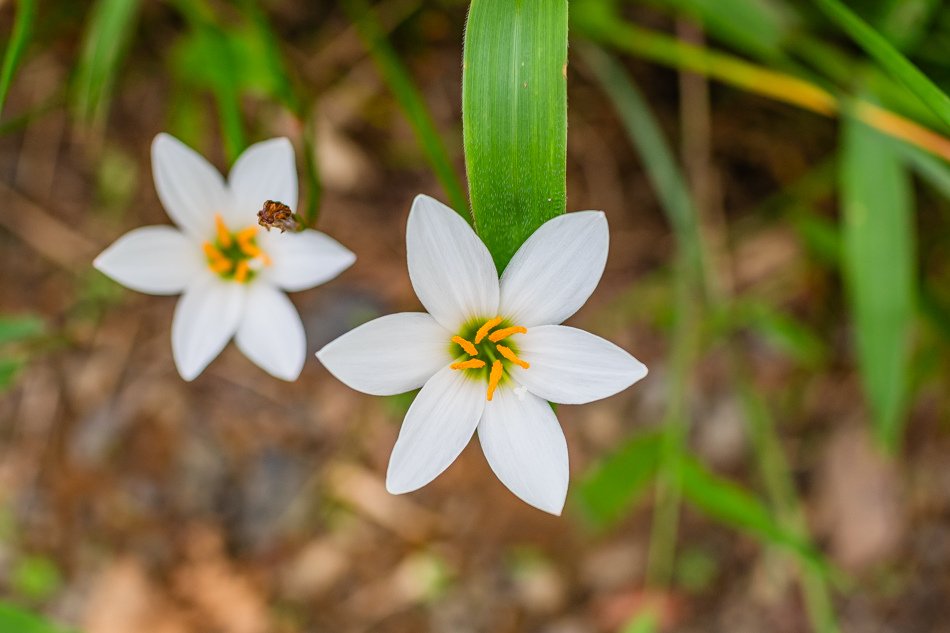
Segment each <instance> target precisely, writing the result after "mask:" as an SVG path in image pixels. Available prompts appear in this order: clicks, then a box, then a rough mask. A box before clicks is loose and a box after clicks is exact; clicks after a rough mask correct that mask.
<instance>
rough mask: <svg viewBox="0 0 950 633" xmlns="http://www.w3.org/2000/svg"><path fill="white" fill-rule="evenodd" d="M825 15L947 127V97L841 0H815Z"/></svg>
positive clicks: (949, 117)
mask: <svg viewBox="0 0 950 633" xmlns="http://www.w3.org/2000/svg"><path fill="white" fill-rule="evenodd" d="M815 4H817V5H818V6H819V7H820V8H821V9H822V11H824V13H825V15H827V16H828V17H829V18H830V19H831V20H832V21H833V22H834V23H835V24H837V25H838V26H839V27H840V28H841V29H842V30H843V31H844V32H845V33H847V34H848V36H850V37H851V39H853V40H854V41H855V42H856V43H857V44H858V45H859V46H861V48H863V49H864V50H865V52H867V54H868V55H870V56H871V57H873V58H874V59H875V60H877V62H878V63H879V64H880V65H881V66H882V67H883V68H884V69H886V70H887V71H888V72H890V73H891V74H892V75H894V76H895V77H896V78H898V79H900V80H901V81H902V82H903V83H904V85H905V86H907V87H908V88H909V89H910V90H911V91H912V92H913V93H914V94H916V95H917V98H919V99H920V100H921V101H923V102H924V103H925V104H927V106H928V107H929V108H930V109H931V110H933V112H934V114H936V115H937V116H939V117H940V119H941V120H942V121H943V122H944V123H945V124H946V125H947V126H948V127H950V97H948V96H947V95H946V94H945V93H944V92H943V91H942V90H941V89H940V88H938V87H937V85H936V84H935V83H934V82H933V81H931V80H930V78H929V77H927V75H925V74H924V73H922V72H921V71H920V69H919V68H917V67H916V66H914V64H913V63H911V61H910V60H908V59H907V58H906V57H904V55H902V54H901V52H900V51H898V50H897V49H896V48H894V46H893V45H892V44H891V43H890V42H888V41H887V38H885V37H884V36H883V35H881V34H880V33H878V32H877V31H875V30H874V29H873V28H872V27H871V26H870V25H868V24H867V22H865V21H864V20H862V19H861V18H860V16H858V15H857V14H856V13H854V12H853V11H852V10H851V9H849V8H848V7H846V6H845V5H844V4H842V3H841V1H840V0H815Z"/></svg>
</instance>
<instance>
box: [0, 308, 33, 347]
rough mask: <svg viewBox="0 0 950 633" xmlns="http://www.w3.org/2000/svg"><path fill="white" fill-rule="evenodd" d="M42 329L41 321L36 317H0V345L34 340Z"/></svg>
mask: <svg viewBox="0 0 950 633" xmlns="http://www.w3.org/2000/svg"><path fill="white" fill-rule="evenodd" d="M43 329H44V326H43V320H42V319H40V318H39V317H37V316H33V315H25V316H0V345H2V344H4V343H13V342H15V341H22V340H25V339H30V338H34V337H36V336H39V335H40V334H42V333H43Z"/></svg>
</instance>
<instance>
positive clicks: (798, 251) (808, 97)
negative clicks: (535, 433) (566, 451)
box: [0, 0, 950, 633]
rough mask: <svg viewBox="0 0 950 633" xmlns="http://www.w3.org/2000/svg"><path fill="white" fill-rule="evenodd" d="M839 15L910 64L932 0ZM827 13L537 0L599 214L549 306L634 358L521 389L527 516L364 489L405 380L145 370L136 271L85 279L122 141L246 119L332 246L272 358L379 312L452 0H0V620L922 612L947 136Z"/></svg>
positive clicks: (949, 65) (426, 161) (454, 104)
mask: <svg viewBox="0 0 950 633" xmlns="http://www.w3.org/2000/svg"><path fill="white" fill-rule="evenodd" d="M848 4H849V6H850V7H851V8H852V9H853V10H854V11H855V13H857V14H859V15H860V16H861V17H862V18H863V19H864V20H865V21H866V22H867V23H868V24H870V25H871V26H872V27H873V29H875V31H876V32H877V33H878V34H880V36H881V37H880V38H879V40H880V41H883V42H884V44H885V46H886V44H887V42H889V43H890V44H891V45H892V46H893V49H896V50H899V51H901V52H902V53H903V54H904V55H906V56H907V57H908V58H909V59H910V60H911V61H913V62H914V63H915V64H916V65H917V66H918V67H920V68H921V69H922V70H923V71H924V72H925V73H926V74H927V75H928V76H929V77H930V78H931V79H933V80H934V81H935V82H937V84H941V83H943V85H950V10H948V9H947V4H946V3H945V2H943V1H942V0H850V2H849V3H848ZM840 7H841V4H840V2H838V1H837V0H820V1H818V2H815V3H811V2H795V1H792V0H643V1H637V2H611V1H610V0H576V1H575V2H572V3H571V6H570V11H571V30H570V47H571V48H570V51H571V52H570V66H569V68H568V71H567V73H568V86H569V87H568V94H569V97H568V103H569V137H568V159H567V160H568V189H567V190H568V205H567V206H568V209H569V210H580V209H605V210H606V212H607V217H608V220H609V222H610V228H611V238H612V239H611V252H610V258H609V260H608V263H607V270H606V272H605V274H604V278H603V281H602V283H601V285H600V287H599V288H598V290H597V291H596V293H595V294H594V296H593V298H592V299H591V301H590V302H589V303H588V304H587V305H586V306H585V307H584V308H583V309H582V310H581V311H580V312H579V313H578V314H577V315H576V316H575V317H573V318H572V320H571V323H573V324H575V325H577V326H579V327H583V328H585V329H588V330H590V331H592V332H594V333H596V334H598V335H601V336H604V337H606V338H609V339H610V340H612V341H614V342H616V343H618V344H619V345H621V346H622V347H624V348H626V349H628V350H630V351H631V352H632V353H633V354H634V355H636V356H637V357H638V358H639V359H640V360H642V361H643V362H645V363H646V364H647V365H648V366H649V367H650V375H649V376H648V377H647V378H646V379H645V380H643V381H642V382H641V383H639V384H637V385H636V386H635V387H633V388H631V389H629V390H627V391H625V392H623V393H621V394H619V395H617V396H615V397H613V398H610V399H608V400H605V401H601V402H597V403H594V404H591V405H586V406H583V407H569V406H565V407H561V408H560V409H559V412H558V415H559V418H560V421H561V423H562V425H563V427H564V431H565V434H566V435H567V438H568V445H569V448H570V458H571V470H572V483H571V493H570V496H569V499H568V505H567V508H566V510H565V513H564V516H563V517H560V518H557V517H551V516H548V515H546V514H544V513H542V512H539V511H536V510H534V509H533V508H531V507H529V506H527V505H525V504H523V503H522V502H520V501H519V500H517V499H516V498H515V497H514V496H513V495H511V494H510V493H509V492H508V491H507V490H506V489H505V488H504V487H503V486H502V484H501V483H499V482H498V481H497V479H496V478H495V477H494V475H493V474H492V473H491V471H490V469H489V468H488V467H487V465H486V463H485V460H484V458H483V456H482V455H481V452H480V450H479V449H478V447H477V446H474V447H473V446H470V447H469V448H468V449H467V450H466V451H465V452H464V453H463V455H462V456H461V458H460V459H459V460H458V462H457V463H456V464H455V465H453V466H452V467H451V468H450V469H449V470H448V471H447V472H446V473H445V474H444V475H442V476H441V477H439V478H438V479H437V480H436V481H435V482H434V483H432V484H430V485H429V486H427V487H426V488H424V489H423V490H421V491H419V492H416V493H413V494H410V495H405V496H399V497H394V496H390V495H388V494H387V493H386V491H385V488H384V474H385V468H386V463H387V460H388V456H389V452H390V450H391V447H392V444H393V442H394V440H395V437H396V434H397V432H398V429H399V424H400V422H401V420H402V416H403V415H404V413H405V411H406V409H407V407H408V404H409V402H411V397H412V394H409V395H407V396H405V397H402V396H401V397H394V398H388V399H382V398H373V397H369V396H364V395H362V394H359V393H356V392H353V391H351V390H349V389H348V388H346V387H345V386H343V385H342V384H341V383H339V382H337V381H336V380H334V379H333V378H332V377H331V376H330V375H329V374H328V373H327V372H326V371H325V370H324V369H323V368H322V367H321V366H320V365H319V363H317V362H316V360H313V359H312V360H310V361H308V363H307V366H306V368H305V370H304V373H303V375H302V376H301V378H300V380H299V381H298V382H296V383H293V384H286V383H282V382H280V381H278V380H276V379H273V378H271V377H269V376H268V375H266V374H265V373H264V372H263V371H262V370H260V369H258V368H257V367H255V366H254V365H252V364H251V363H250V362H249V361H247V360H246V359H245V358H244V357H243V356H242V355H241V354H239V353H238V352H237V351H236V350H235V349H233V347H230V348H228V349H227V350H226V351H225V352H224V353H223V354H222V356H221V357H220V358H219V359H218V360H216V361H214V362H213V363H212V365H211V366H210V367H209V369H208V370H206V371H205V372H204V374H203V375H202V376H200V377H199V378H198V379H197V380H195V381H194V382H193V383H185V382H184V381H182V380H181V379H180V378H179V376H178V375H177V373H176V371H175V368H174V365H173V363H172V359H171V346H170V338H169V337H170V323H171V317H172V310H173V306H174V302H175V299H174V298H159V297H151V296H145V295H141V294H138V293H135V292H132V291H127V290H125V289H123V288H121V287H119V286H118V285H117V284H115V283H113V282H111V281H110V280H108V279H107V278H105V277H104V276H103V275H101V274H99V273H97V272H96V271H94V270H93V269H92V267H91V262H92V259H93V258H94V256H95V255H96V254H97V253H98V252H99V251H100V250H101V249H103V248H104V247H105V246H107V245H108V244H110V243H111V242H112V241H113V240H114V239H115V238H117V237H118V236H119V235H121V234H122V233H124V232H125V231H127V230H129V229H130V228H133V227H136V226H140V225H143V224H163V223H169V220H168V218H167V217H166V215H165V213H164V212H163V210H162V208H161V205H160V204H159V201H158V199H157V196H156V194H155V192H154V188H153V185H152V180H151V172H150V164H149V144H150V142H151V140H152V138H153V137H154V136H155V134H157V133H158V132H161V131H168V132H170V133H172V134H174V135H176V136H178V137H179V138H181V139H182V140H184V141H185V142H187V143H188V144H190V145H192V146H193V147H195V148H196V149H198V150H199V151H200V152H202V153H203V154H204V155H206V156H208V157H209V159H210V160H212V161H213V162H214V163H215V164H216V165H217V166H218V167H219V168H220V169H222V171H226V170H227V168H228V167H229V165H230V162H231V161H233V159H234V157H235V156H236V155H237V154H238V153H239V152H240V151H241V149H243V147H245V146H246V145H247V144H249V143H251V142H255V141H258V140H262V139H265V138H269V137H273V136H278V135H286V136H288V137H290V138H291V139H292V141H293V142H294V145H295V147H296V149H297V158H298V168H299V173H300V179H301V188H302V196H301V207H300V209H299V211H300V212H301V214H303V215H304V217H306V218H307V220H308V221H309V222H310V223H312V224H314V225H315V226H316V227H317V228H319V229H320V230H322V231H325V232H327V233H329V234H330V235H332V236H333V237H335V238H336V239H338V240H339V241H340V242H342V243H343V244H345V245H346V246H347V247H349V248H350V249H351V250H353V251H354V252H356V253H357V255H358V256H359V259H358V260H357V263H356V265H355V266H354V267H353V268H351V269H350V270H348V271H347V272H346V273H344V274H343V275H342V276H341V277H340V278H338V279H336V280H334V281H332V282H330V283H329V284H327V285H325V286H321V287H319V288H316V289H314V290H310V291H307V292H302V293H297V294H294V295H293V297H292V298H293V300H294V302H295V303H296V305H297V307H298V308H299V310H300V312H301V314H302V316H303V319H304V322H305V324H306V328H307V336H308V345H309V348H310V349H309V352H310V353H312V352H314V351H316V350H317V349H319V348H320V347H321V346H322V345H323V344H325V343H327V342H328V341H330V340H331V339H333V338H334V337H336V336H338V335H339V334H341V333H343V332H345V331H347V330H349V329H351V328H352V327H354V326H355V325H358V324H360V323H362V322H365V321H367V320H369V319H371V318H374V317H376V316H378V315H381V314H384V313H389V312H394V311H402V310H416V309H418V307H419V305H418V303H417V300H416V298H415V296H414V294H413V292H412V289H411V287H410V284H409V279H408V275H407V273H406V269H405V264H404V262H405V243H404V230H405V221H406V217H407V214H408V210H409V204H410V202H411V200H412V198H413V196H414V195H415V194H417V193H420V192H425V193H429V194H431V195H434V196H436V197H438V198H440V199H442V200H445V201H447V202H448V201H451V200H452V196H453V195H457V194H458V192H464V191H465V185H464V163H463V157H462V142H461V139H462V134H461V111H460V104H461V70H460V62H461V54H462V35H463V27H464V22H465V17H466V11H467V3H465V2H461V1H457V0H441V1H422V0H382V1H381V2H373V3H368V2H366V0H346V1H344V2H340V3H330V2H305V1H304V0H236V1H234V2H226V1H224V0H166V1H158V0H149V1H144V0H96V1H94V2H71V1H67V0H49V1H47V2H43V3H42V4H41V5H38V4H37V3H36V2H34V1H33V0H22V1H19V2H12V1H7V2H0V33H2V37H3V39H4V41H5V57H4V62H3V66H2V68H0V103H2V104H3V111H2V116H0V173H2V178H0V199H2V203H0V207H2V208H0V289H2V290H0V596H2V597H0V631H2V633H24V632H27V633H51V632H54V631H81V632H85V633H130V632H135V633H153V632H154V633H209V632H210V633H215V632H221V633H267V632H278V633H284V632H286V633H297V632H301V633H302V632H321V631H333V632H334V633H337V632H340V633H345V632H350V631H353V632H361V631H382V632H393V633H402V632H417V631H433V632H453V633H454V632H459V633H466V632H472V633H476V632H492V633H504V632H510V631H511V632H513V631H538V632H543V633H601V632H614V631H621V632H624V633H637V632H641V633H648V632H650V631H676V632H680V631H682V632H693V631H696V632H698V631H704V632H717V631H722V632H729V633H745V632H750V633H751V632H759V631H766V630H767V631H774V632H777V633H785V632H788V633H794V632H806V631H816V632H817V631H820V632H833V631H848V632H859V633H875V632H878V631H881V632H883V631H902V632H912V633H916V632H931V631H932V632H935V633H937V632H945V631H950V601H948V600H947V597H948V596H950V459H948V456H950V424H948V422H950V354H948V351H950V257H948V253H950V231H948V227H950V203H948V196H950V169H948V166H947V162H946V160H947V159H948V158H950V138H948V137H947V133H948V132H950V126H948V124H947V120H946V119H945V118H943V117H941V116H940V114H941V113H940V112H939V111H935V110H934V109H933V108H928V107H927V105H925V104H924V102H923V101H921V100H920V99H918V98H917V96H916V94H915V91H914V90H913V85H914V84H913V81H912V79H911V80H908V79H907V77H905V76H902V75H901V74H900V73H899V72H898V73H895V72H894V68H893V67H888V66H886V65H885V66H882V65H881V64H880V63H879V62H880V60H881V59H886V58H887V56H886V55H882V54H880V50H881V49H880V46H878V47H877V49H875V47H874V46H873V44H874V43H875V42H877V43H878V44H880V42H879V41H877V40H874V39H873V37H871V38H869V37H868V36H867V33H865V34H864V35H865V37H863V38H862V37H855V38H854V39H852V37H853V36H854V33H853V29H851V30H850V31H849V29H848V28H847V25H848V22H847V20H845V19H844V18H842V17H841V13H840V11H839V10H838V9H839V8H840ZM872 35H874V33H873V32H872ZM893 49H890V48H888V50H893ZM876 51H877V52H876ZM869 53H870V54H869ZM898 70H899V69H898ZM909 86H910V87H909ZM311 358H312V357H311Z"/></svg>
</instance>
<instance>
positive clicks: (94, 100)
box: [72, 0, 140, 125]
mask: <svg viewBox="0 0 950 633" xmlns="http://www.w3.org/2000/svg"><path fill="white" fill-rule="evenodd" d="M139 4H140V0H98V1H97V2H96V3H95V5H94V6H93V8H92V11H91V12H90V15H89V22H88V23H87V25H86V32H85V35H84V36H83V45H82V52H81V53H80V57H79V65H78V68H77V71H76V80H75V84H74V91H73V108H72V109H73V113H74V115H75V116H76V117H77V118H78V119H79V120H80V121H82V122H83V123H85V124H87V125H100V124H101V123H102V121H103V119H104V118H105V114H106V111H107V109H108V104H109V97H110V92H111V90H112V84H113V83H114V81H115V75H116V72H117V71H118V67H119V64H120V62H121V61H122V56H123V55H124V54H125V52H126V50H127V48H128V44H129V42H130V41H131V39H132V35H133V34H134V33H135V20H136V17H137V15H138V11H139Z"/></svg>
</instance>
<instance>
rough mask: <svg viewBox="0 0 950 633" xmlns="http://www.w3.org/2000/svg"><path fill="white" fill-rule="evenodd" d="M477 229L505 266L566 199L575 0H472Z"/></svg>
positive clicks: (468, 161) (467, 98) (465, 107)
mask: <svg viewBox="0 0 950 633" xmlns="http://www.w3.org/2000/svg"><path fill="white" fill-rule="evenodd" d="M462 125H463V137H464V142H465V168H466V171H467V173H468V184H469V195H470V197H471V201H472V213H473V215H474V216H475V228H476V230H477V231H478V234H479V235H480V236H481V238H482V240H483V241H484V242H485V245H486V246H488V250H489V251H491V254H492V257H493V258H494V260H495V265H496V266H497V268H498V271H499V272H501V271H502V270H504V268H505V266H507V264H508V261H509V260H510V259H511V257H512V255H514V254H515V251H517V250H518V248H519V247H520V246H521V244H522V243H523V242H524V241H525V240H526V239H527V238H528V237H529V236H530V235H531V234H532V233H533V232H534V231H535V230H536V229H537V228H538V227H539V226H541V225H542V224H543V223H544V222H546V221H548V220H550V219H551V218H553V217H555V216H557V215H559V214H561V213H564V210H565V204H566V195H567V189H566V187H567V185H566V172H567V0H534V1H533V2H525V1H523V0H516V1H512V0H473V2H472V5H471V9H470V10H469V14H468V24H467V27H466V30H465V55H464V63H463V70H462Z"/></svg>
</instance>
